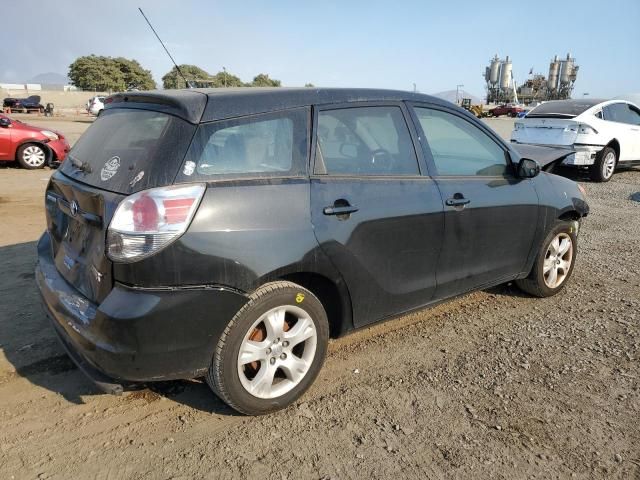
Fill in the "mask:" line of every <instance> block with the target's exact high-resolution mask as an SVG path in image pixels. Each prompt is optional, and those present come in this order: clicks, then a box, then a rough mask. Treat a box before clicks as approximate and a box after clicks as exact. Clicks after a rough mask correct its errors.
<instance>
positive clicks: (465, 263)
mask: <svg viewBox="0 0 640 480" xmlns="http://www.w3.org/2000/svg"><path fill="white" fill-rule="evenodd" d="M530 151H531V150H530ZM529 156H531V155H529ZM45 203H46V214H47V231H46V232H45V234H44V235H43V236H42V238H41V239H40V241H39V244H38V256H39V261H38V266H37V275H36V278H37V282H38V286H39V288H40V291H41V294H42V298H43V303H44V307H45V310H46V312H47V313H48V315H49V317H50V318H51V319H52V321H53V325H54V327H55V329H56V331H57V332H58V334H59V336H60V338H61V340H62V343H63V344H64V345H65V346H66V348H67V351H68V353H69V355H70V356H71V357H72V358H73V359H74V360H75V361H76V363H78V365H79V366H80V367H81V369H82V370H83V371H84V372H85V373H87V374H88V375H89V376H90V377H91V378H92V379H93V380H94V382H95V383H96V384H98V385H99V386H100V387H101V388H103V389H104V390H105V391H108V392H114V393H117V392H120V391H122V389H123V388H124V387H126V386H127V385H129V384H132V383H134V382H148V381H153V380H166V379H182V378H195V377H202V376H204V377H206V380H207V382H208V384H209V385H210V386H211V388H212V389H213V391H214V392H215V393H216V394H217V395H218V396H219V397H220V398H222V399H223V400H224V401H225V402H226V403H228V404H229V405H230V406H232V407H233V408H235V409H237V410H238V411H240V412H244V413H247V414H261V413H266V412H270V411H273V410H276V409H279V408H282V407H284V406H286V405H288V404H290V403H292V402H293V401H295V400H296V399H297V398H298V397H299V396H300V395H302V393H303V392H304V391H305V390H306V389H307V388H308V387H309V386H310V384H311V383H312V382H313V380H314V379H315V377H316V376H317V374H318V372H319V370H320V368H321V365H322V363H323V360H324V357H325V353H326V349H327V343H328V339H329V338H330V337H335V336H339V335H342V334H344V333H345V332H348V331H350V330H352V329H354V328H358V327H362V326H364V325H368V324H370V323H372V322H377V321H379V320H383V319H387V318H390V317H393V316H397V315H399V314H402V313H404V312H409V311H411V310H414V309H419V308H422V307H424V306H427V305H429V304H433V303H435V302H439V301H441V300H443V299H446V298H450V297H453V296H456V295H460V294H463V293H465V292H470V291H472V290H477V289H483V288H487V287H490V286H493V285H497V284H500V283H504V282H508V281H511V280H515V281H516V282H517V284H518V285H519V286H521V287H522V288H523V289H524V290H526V291H527V292H530V293H531V294H534V295H537V296H550V295H553V294H555V293H557V292H558V291H559V290H561V289H562V288H563V287H564V285H565V284H566V283H567V280H568V279H569V277H570V276H571V272H572V269H573V266H574V263H575V258H576V252H577V243H576V242H577V234H578V227H579V221H580V219H581V218H582V217H584V216H585V215H586V214H587V213H588V206H587V204H586V203H585V199H584V195H583V192H582V191H581V188H580V187H579V186H578V185H577V184H576V183H574V182H573V181H570V180H568V179H565V178H562V177H558V176H554V175H551V174H547V173H545V172H542V173H541V172H540V168H539V165H538V164H537V163H536V162H535V161H533V160H532V159H531V158H522V155H521V154H519V153H518V151H516V150H514V149H513V147H512V146H511V145H509V144H508V143H505V142H503V141H502V140H501V139H500V138H499V137H498V136H497V135H496V134H495V133H494V132H493V131H492V130H491V129H489V128H488V127H487V126H486V125H484V124H483V123H481V122H480V121H478V120H477V119H476V118H475V117H473V116H472V115H470V114H468V113H467V112H465V111H464V110H462V109H460V108H457V107H455V106H454V105H452V104H450V103H447V102H444V101H441V100H438V99H436V98H433V97H429V96H426V95H421V94H415V93H406V92H398V91H384V90H364V89H311V88H305V89H236V90H233V89H212V90H182V91H180V90H176V91H157V92H138V93H126V94H118V95H114V96H112V97H109V98H108V99H107V101H106V108H105V111H104V113H103V114H102V115H101V116H100V117H99V118H98V119H97V120H96V121H95V123H94V124H93V125H92V126H91V127H90V128H89V129H88V130H87V132H86V133H85V134H84V135H83V136H82V137H81V138H80V140H78V142H77V143H76V145H75V146H74V147H73V148H72V150H71V152H70V153H69V161H67V162H65V163H64V164H63V165H62V167H61V168H60V169H59V170H58V171H56V172H55V173H54V174H53V176H52V177H51V181H50V183H49V186H48V188H47V191H46V202H45Z"/></svg>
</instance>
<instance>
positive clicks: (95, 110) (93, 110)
mask: <svg viewBox="0 0 640 480" xmlns="http://www.w3.org/2000/svg"><path fill="white" fill-rule="evenodd" d="M105 98H106V97H103V96H96V97H91V98H90V99H89V101H88V102H87V112H89V113H90V114H91V115H95V116H96V117H97V116H98V115H100V112H102V110H104V100H105Z"/></svg>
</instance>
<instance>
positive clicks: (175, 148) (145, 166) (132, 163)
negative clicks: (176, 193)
mask: <svg viewBox="0 0 640 480" xmlns="http://www.w3.org/2000/svg"><path fill="white" fill-rule="evenodd" d="M194 131H195V126H193V125H191V124H189V123H188V122H186V121H184V120H181V119H179V118H177V117H174V116H171V115H167V114H165V113H160V112H154V111H147V110H134V109H124V108H123V109H112V110H106V111H105V112H104V113H103V114H101V115H100V117H98V118H97V119H96V120H95V121H94V122H93V125H91V127H89V128H88V129H87V131H86V132H85V133H84V134H83V135H82V137H80V139H79V140H78V141H77V142H76V144H75V145H74V146H73V148H72V149H71V151H70V152H69V155H68V161H65V162H63V164H62V173H64V174H65V175H67V176H70V177H72V178H74V179H76V180H78V181H80V182H82V183H86V184H89V185H92V186H95V187H99V188H102V189H105V190H110V191H112V192H117V193H127V194H128V193H132V192H137V191H139V190H144V189H147V188H152V187H159V186H164V185H169V184H171V183H173V179H174V178H175V175H176V172H177V171H178V168H179V166H180V164H181V162H182V160H183V158H184V155H185V152H186V151H187V148H188V146H189V143H190V141H191V138H192V136H193V132H194Z"/></svg>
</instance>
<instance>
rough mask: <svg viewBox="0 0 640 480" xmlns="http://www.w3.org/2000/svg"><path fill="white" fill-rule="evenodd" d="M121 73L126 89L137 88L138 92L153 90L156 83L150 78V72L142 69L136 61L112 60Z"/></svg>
mask: <svg viewBox="0 0 640 480" xmlns="http://www.w3.org/2000/svg"><path fill="white" fill-rule="evenodd" d="M113 60H114V61H115V62H116V64H117V65H118V69H119V70H120V71H121V72H122V76H123V77H124V81H125V83H126V84H127V88H137V89H138V90H153V89H154V88H156V82H155V81H154V80H153V77H152V76H151V71H149V70H145V69H144V68H142V65H140V64H139V63H138V61H137V60H129V59H128V58H123V57H118V58H114V59H113Z"/></svg>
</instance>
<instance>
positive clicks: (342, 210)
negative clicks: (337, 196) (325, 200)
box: [322, 205, 358, 215]
mask: <svg viewBox="0 0 640 480" xmlns="http://www.w3.org/2000/svg"><path fill="white" fill-rule="evenodd" d="M357 211H358V207H356V206H355V205H345V206H333V205H332V206H330V207H324V208H323V209H322V213H324V214H325V215H348V214H350V213H355V212H357Z"/></svg>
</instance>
